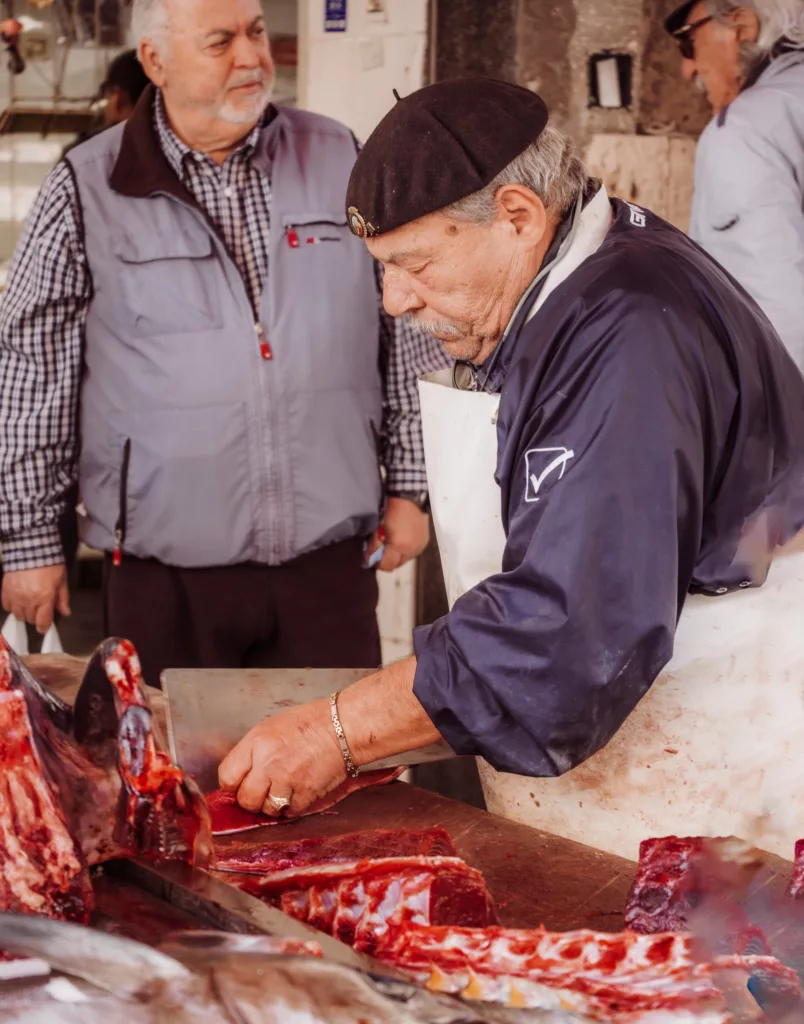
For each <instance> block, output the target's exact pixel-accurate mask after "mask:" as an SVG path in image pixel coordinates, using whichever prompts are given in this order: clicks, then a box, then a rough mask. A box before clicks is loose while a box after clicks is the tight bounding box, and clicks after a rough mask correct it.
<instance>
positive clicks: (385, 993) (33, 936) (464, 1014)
mask: <svg viewBox="0 0 804 1024" xmlns="http://www.w3.org/2000/svg"><path fill="white" fill-rule="evenodd" d="M275 941H276V940H270V939H266V940H265V941H262V942H258V943H256V945H257V947H258V949H259V947H260V946H262V947H263V948H265V947H270V946H271V945H272V943H273V942H275ZM181 945H182V939H181V936H177V937H174V938H172V939H171V940H169V941H168V943H167V946H168V948H173V949H175V948H177V947H178V946H181ZM186 945H187V946H192V945H193V943H192V942H187V943H186ZM249 945H251V948H248V947H249ZM254 945H255V944H254V943H251V944H250V943H249V942H247V941H244V937H243V936H228V935H225V936H220V938H219V940H218V941H217V942H216V943H215V946H216V948H217V950H218V954H219V955H217V956H215V957H212V958H209V957H208V956H207V957H206V959H205V954H204V953H203V951H202V952H201V954H199V958H198V962H197V968H198V969H197V970H195V971H191V970H190V969H189V968H188V967H187V966H185V965H184V964H183V963H180V962H179V960H178V959H174V958H173V957H169V956H166V955H165V953H163V952H161V951H158V950H152V949H150V948H149V947H147V946H144V945H142V944H141V943H138V942H133V941H132V940H129V939H121V938H118V937H115V936H109V935H105V934H103V933H100V932H94V931H92V930H91V929H87V928H81V927H80V926H77V925H70V924H66V923H65V922H62V921H52V920H48V919H45V918H38V917H28V916H23V915H14V914H0V947H5V948H7V949H8V950H9V951H10V952H11V953H15V954H19V955H28V956H37V957H39V958H41V959H43V960H46V961H47V962H48V963H50V964H51V966H52V967H53V968H54V969H55V970H58V971H60V972H62V973H64V974H67V975H72V976H73V977H79V978H83V979H85V980H87V981H89V982H91V984H92V985H95V986H97V987H98V990H99V991H98V994H97V997H93V996H91V997H90V999H89V1001H88V1002H84V1003H80V1004H77V1005H70V1004H63V1003H55V1002H54V1003H52V1004H51V1003H48V1002H46V1001H43V999H42V993H41V992H40V993H39V997H38V998H37V999H35V1000H32V1001H31V1002H30V1003H29V1004H28V1005H19V1006H16V1007H15V1006H13V1005H12V1006H8V1007H4V1006H0V1020H2V1021H3V1022H4V1024H51V1022H52V1024H57V1022H58V1024H73V1022H75V1024H79V1022H80V1024H108V1022H109V1021H123V1020H125V1021H126V1024H165V1022H166V1021H170V1024H572V1022H577V1024H580V1022H582V1021H583V1018H580V1017H577V1016H573V1015H571V1014H564V1013H559V1014H556V1013H544V1012H542V1011H510V1010H505V1009H502V1008H497V1007H486V1006H473V1005H469V1004H466V1003H462V1002H460V1001H459V1000H456V999H453V998H451V997H447V996H440V995H437V994H433V993H429V992H426V991H424V990H422V989H420V988H418V987H417V986H415V985H413V984H408V983H406V982H399V981H390V980H388V979H383V978H381V977H374V976H371V975H367V974H363V973H361V972H359V971H356V970H352V969H350V968H347V967H344V966H342V965H340V964H335V963H332V962H329V961H326V960H322V959H320V958H318V957H316V956H314V955H308V956H295V955H294V956H285V955H277V954H275V953H270V952H269V953H263V952H260V951H255V949H254ZM244 947H246V948H245V949H244ZM208 949H209V946H207V950H208ZM188 956H190V954H188ZM191 959H192V957H191V956H190V961H191ZM190 961H188V962H190ZM210 963H214V966H213V967H212V968H210V966H209V965H210ZM112 991H114V992H116V993H117V997H116V998H115V997H114V996H112V995H111V994H107V993H111V992H112Z"/></svg>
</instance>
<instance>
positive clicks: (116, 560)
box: [112, 530, 123, 569]
mask: <svg viewBox="0 0 804 1024" xmlns="http://www.w3.org/2000/svg"><path fill="white" fill-rule="evenodd" d="M122 564H123V531H122V530H115V531H114V553H113V554H112V565H113V566H114V567H115V569H119V568H120V566H121V565H122Z"/></svg>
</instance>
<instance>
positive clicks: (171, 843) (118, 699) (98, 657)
mask: <svg viewBox="0 0 804 1024" xmlns="http://www.w3.org/2000/svg"><path fill="white" fill-rule="evenodd" d="M0 727H2V729H3V735H4V738H5V742H4V743H2V744H0V778H1V779H2V781H1V782H0V846H2V849H0V910H15V911H21V912H26V913H34V914H44V915H47V916H52V917H63V918H65V919H69V920H76V921H86V920H87V919H88V917H89V914H90V912H91V910H92V889H91V886H90V882H89V874H88V869H89V866H91V865H93V864H100V863H102V862H104V861H107V860H111V859H113V858H119V857H137V856H142V857H149V858H151V859H154V860H163V859H164V860H172V859H182V860H187V861H190V862H193V863H200V864H206V863H208V862H209V860H210V858H211V856H212V841H211V837H210V833H209V818H208V814H207V810H206V807H205V805H204V801H203V798H202V797H201V794H200V792H199V791H198V789H197V788H196V787H195V785H194V784H193V783H192V781H190V780H188V779H185V777H184V775H183V773H182V772H181V770H180V769H178V768H177V767H176V766H175V765H173V763H172V762H171V760H170V757H169V756H168V754H167V753H166V752H165V750H164V749H163V747H162V745H161V743H160V741H159V739H158V737H157V736H156V733H155V730H154V726H153V719H152V715H151V711H150V709H149V707H148V703H147V700H146V697H145V695H144V692H143V689H142V678H141V673H140V667H139V661H138V659H137V655H136V652H135V651H134V648H133V647H132V646H131V644H129V643H127V642H126V641H121V640H108V641H106V643H105V644H103V645H102V646H101V647H100V648H99V649H98V651H97V652H96V653H95V655H94V657H93V658H92V660H91V662H90V664H89V666H88V668H87V671H86V674H85V676H84V680H83V682H82V684H81V687H80V689H79V692H78V696H77V698H76V702H75V706H74V707H73V708H71V707H69V706H68V705H66V704H64V703H62V701H60V700H58V699H57V698H56V697H55V696H54V695H53V694H52V693H50V692H49V691H48V690H46V689H45V688H44V687H43V686H42V685H41V684H40V683H39V682H38V680H37V679H36V678H35V677H34V676H33V675H32V673H31V672H30V671H29V670H28V669H27V667H26V666H25V664H24V663H23V662H22V661H21V660H20V658H19V657H18V656H17V655H16V654H15V653H14V652H13V651H12V650H11V649H10V648H9V647H8V646H7V645H6V644H5V642H3V641H0Z"/></svg>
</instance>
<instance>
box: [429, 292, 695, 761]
mask: <svg viewBox="0 0 804 1024" xmlns="http://www.w3.org/2000/svg"><path fill="white" fill-rule="evenodd" d="M639 301H640V302H642V303H643V304H646V305H648V306H650V305H653V306H656V307H658V303H651V302H650V300H647V299H646V300H639ZM684 326H686V329H695V328H694V327H692V328H691V327H690V326H689V325H679V324H674V319H673V317H672V315H671V314H670V313H668V311H667V310H663V309H661V308H656V309H654V310H652V311H651V310H648V311H645V310H639V309H633V310H631V312H628V311H623V313H622V315H621V316H620V315H616V316H613V317H609V318H608V320H607V321H606V323H605V324H602V325H597V324H596V323H595V322H591V323H589V324H588V325H587V326H586V327H584V328H582V329H581V330H580V333H578V332H576V334H575V335H574V336H573V337H572V338H570V339H569V340H568V342H567V343H566V344H565V345H564V346H563V351H564V352H565V353H566V355H565V356H564V357H562V359H561V363H562V365H561V366H560V367H556V366H555V365H554V366H553V367H552V368H551V369H550V370H549V372H548V376H547V377H546V378H545V379H544V380H543V381H542V382H541V383H540V384H539V400H536V401H534V400H533V399H532V398H531V399H530V400H527V399H526V401H525V402H524V403H523V405H522V407H521V408H520V410H519V411H518V413H517V417H516V420H515V422H513V423H512V425H511V429H510V436H509V437H507V438H506V440H505V446H504V454H503V462H502V463H501V479H502V480H503V486H506V484H507V488H506V490H507V493H504V494H503V509H504V513H505V509H506V504H507V507H508V516H507V519H508V539H507V545H506V548H505V553H504V559H503V571H502V572H500V573H499V574H497V575H495V576H492V577H490V578H489V579H487V580H486V581H484V582H483V583H481V584H480V585H479V586H477V587H475V588H474V589H473V590H471V591H469V592H468V593H466V594H464V595H463V596H462V597H461V598H460V599H459V600H458V601H457V602H456V603H455V605H454V607H453V608H452V610H451V612H450V613H449V614H448V615H446V616H445V617H444V618H442V619H440V620H439V621H437V622H436V623H434V624H433V625H432V626H427V627H423V628H421V629H419V630H417V632H416V634H415V637H414V643H415V650H416V657H417V659H418V664H417V671H416V678H415V685H414V692H415V694H416V696H417V698H418V699H419V701H420V702H421V703H422V705H423V706H424V708H425V710H426V711H427V713H428V714H429V716H430V718H431V719H432V721H433V723H434V724H435V725H436V727H437V728H438V729H439V731H440V732H441V734H442V735H443V736H444V738H445V739H446V740H447V742H448V743H449V744H450V745H451V746H452V748H453V749H454V750H455V751H456V752H457V753H459V754H480V755H482V756H483V757H484V758H486V760H488V761H489V762H490V763H491V764H492V765H493V766H494V767H495V768H497V769H498V770H501V771H508V772H515V773H517V774H520V775H530V776H554V775H560V774H562V773H564V772H566V771H568V770H569V769H571V768H573V767H575V766H576V765H578V764H580V763H581V762H582V761H584V760H586V759H587V758H588V757H590V756H591V755H592V754H594V753H595V751H597V750H599V749H600V748H601V747H603V746H604V745H605V744H606V743H607V742H608V741H609V739H610V738H611V737H612V736H613V735H614V733H615V732H616V731H617V729H618V728H619V727H620V725H621V724H622V723H623V722H624V721H625V719H626V718H627V716H628V715H629V714H630V712H631V711H632V710H633V708H634V707H635V706H636V704H637V702H638V701H639V700H640V698H641V697H642V696H643V695H644V694H645V692H646V691H647V690H648V688H649V687H650V685H651V683H652V682H653V680H654V679H655V678H656V676H657V675H658V674H659V672H660V671H661V669H662V668H663V666H664V665H665V664H666V663H667V662H668V660H669V659H670V657H671V655H672V650H673V637H674V633H675V628H676V624H677V619H678V615H679V613H680V609H681V606H682V604H683V601H684V598H685V595H686V593H687V590H688V588H689V583H690V580H691V577H692V572H693V569H694V564H695V558H696V555H697V552H698V549H699V546H700V539H701V520H702V511H701V510H702V505H703V492H704V490H705V485H704V479H705V454H704V447H705V444H704V440H703V438H704V436H705V433H706V431H705V429H704V427H703V424H702V412H701V410H702V408H703V407H704V404H705V398H704V397H703V392H704V390H705V385H704V384H698V383H697V382H698V381H699V380H700V379H701V376H702V375H701V373H700V368H699V367H697V366H695V365H687V364H688V362H689V360H690V359H692V358H693V356H690V355H688V356H687V357H686V362H685V357H684V356H683V355H680V354H679V349H680V346H676V344H675V341H676V336H677V333H679V332H681V331H682V330H683V329H684ZM687 348H690V346H687ZM674 351H675V352H676V357H673V355H672V353H673V352H674ZM554 362H555V361H554ZM506 386H508V385H506ZM541 396H546V397H545V398H544V399H542V397H541ZM512 438H513V441H512ZM512 450H513V454H511V455H510V456H509V457H508V461H509V466H508V468H507V469H506V468H505V464H504V463H505V460H506V454H505V453H508V452H511V451H512ZM562 452H563V453H565V455H566V456H567V457H565V458H564V460H563V461H560V458H559V462H558V464H556V461H555V460H556V458H557V456H558V457H560V456H561V454H562ZM459 457H460V453H459V452H457V453H456V458H459ZM551 463H552V464H553V467H554V468H553V469H552V470H551V469H550V468H549V467H550V465H551ZM504 520H505V514H504Z"/></svg>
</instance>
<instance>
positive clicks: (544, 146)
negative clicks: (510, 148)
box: [443, 125, 590, 224]
mask: <svg viewBox="0 0 804 1024" xmlns="http://www.w3.org/2000/svg"><path fill="white" fill-rule="evenodd" d="M589 181H590V175H589V172H588V171H587V169H586V167H585V166H584V164H583V163H582V162H581V160H580V159H579V157H578V156H577V154H576V152H575V146H574V144H573V142H572V140H571V139H569V138H567V136H566V135H562V134H561V132H559V131H557V130H556V129H555V128H552V127H550V126H549V125H548V126H547V128H545V130H544V131H543V132H542V134H541V135H540V136H539V138H538V139H537V140H536V142H534V143H532V144H531V145H530V146H528V148H527V149H526V150H525V151H524V152H522V153H520V154H519V156H518V157H517V158H516V159H515V160H513V161H512V162H511V163H510V164H508V166H507V167H505V168H504V169H503V170H502V171H500V173H499V174H498V175H497V177H496V178H495V179H494V180H493V181H492V182H491V183H490V184H488V185H486V187H485V188H483V189H481V190H480V191H479V192H475V193H474V194H473V195H471V196H467V198H466V199H459V200H458V202H457V203H453V204H452V205H451V206H448V207H447V208H446V209H445V210H444V211H443V212H444V213H446V214H447V216H449V217H453V218H455V219H456V220H466V221H470V222H473V223H477V224H479V223H484V222H488V221H492V220H494V218H495V216H496V215H497V205H496V196H497V192H498V191H499V190H500V189H501V188H502V187H503V186H504V185H524V186H525V188H529V189H530V190H531V191H532V192H535V193H536V195H537V196H538V197H539V198H540V199H541V201H542V202H543V203H544V205H545V209H547V210H548V211H549V212H550V213H554V214H557V215H558V216H564V214H565V213H567V212H568V210H570V209H571V207H572V206H573V205H574V203H575V201H576V200H577V198H578V196H579V195H581V194H582V193H583V192H584V191H585V190H586V187H587V185H588V184H589Z"/></svg>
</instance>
